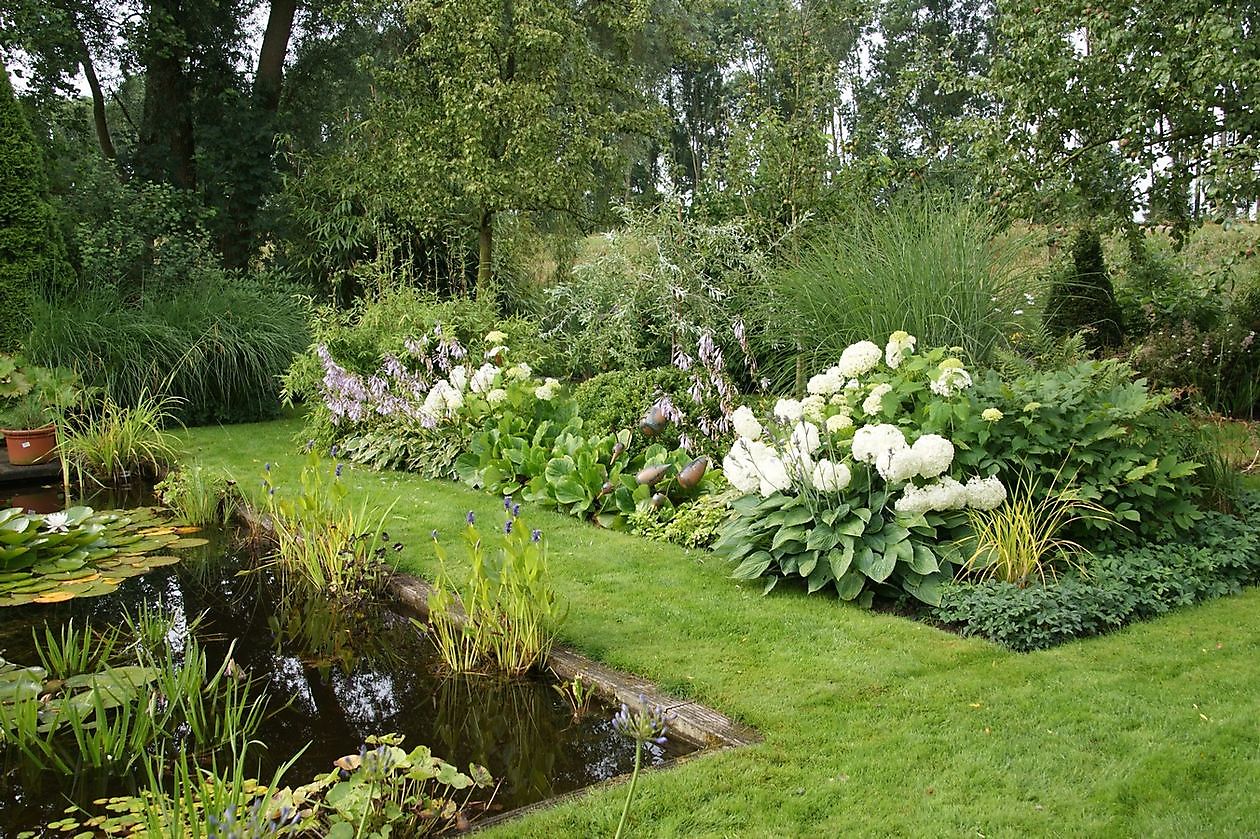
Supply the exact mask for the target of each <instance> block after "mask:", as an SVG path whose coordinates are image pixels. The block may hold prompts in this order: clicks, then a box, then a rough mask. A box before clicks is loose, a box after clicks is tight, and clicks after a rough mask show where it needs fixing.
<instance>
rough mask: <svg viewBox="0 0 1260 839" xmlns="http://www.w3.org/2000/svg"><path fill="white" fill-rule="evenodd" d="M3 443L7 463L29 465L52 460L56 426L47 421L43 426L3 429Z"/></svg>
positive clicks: (55, 441) (55, 442) (55, 443)
mask: <svg viewBox="0 0 1260 839" xmlns="http://www.w3.org/2000/svg"><path fill="white" fill-rule="evenodd" d="M4 445H5V448H7V449H8V450H9V463H12V464H13V465H14V466H29V465H30V464H32V463H47V462H48V461H50V460H52V455H53V450H54V449H55V448H57V426H55V425H53V424H52V423H49V424H48V425H45V426H44V427H43V428H34V429H28V430H25V431H14V430H10V429H7V428H6V429H4Z"/></svg>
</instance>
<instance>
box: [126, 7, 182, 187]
mask: <svg viewBox="0 0 1260 839" xmlns="http://www.w3.org/2000/svg"><path fill="white" fill-rule="evenodd" d="M148 9H149V11H148V20H147V21H146V29H147V31H146V33H145V44H144V48H143V52H142V54H141V58H142V60H143V61H144V68H145V78H144V113H143V115H142V116H141V118H140V143H139V148H138V149H137V150H136V169H137V171H138V172H139V173H140V174H141V175H142V176H143V177H146V178H148V179H149V180H153V181H164V182H166V183H170V184H173V185H174V186H177V187H179V188H181V189H193V188H195V187H196V186H197V173H196V169H195V168H194V165H193V151H194V145H193V119H192V101H191V98H192V90H191V88H192V85H191V83H190V79H188V77H187V74H186V73H185V72H184V61H185V59H186V55H187V46H186V41H187V37H186V36H187V33H186V32H185V31H184V27H183V26H182V25H181V24H182V22H183V15H184V14H185V12H184V10H183V8H182V3H181V2H180V0H149V3H148Z"/></svg>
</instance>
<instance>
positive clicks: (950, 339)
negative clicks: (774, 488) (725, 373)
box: [763, 197, 1030, 391]
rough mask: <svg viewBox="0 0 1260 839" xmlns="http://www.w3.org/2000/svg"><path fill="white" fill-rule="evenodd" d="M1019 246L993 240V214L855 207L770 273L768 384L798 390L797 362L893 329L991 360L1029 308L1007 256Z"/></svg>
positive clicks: (939, 202) (820, 364)
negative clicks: (796, 255)
mask: <svg viewBox="0 0 1260 839" xmlns="http://www.w3.org/2000/svg"><path fill="white" fill-rule="evenodd" d="M1021 246H1022V245H1021V243H1020V242H1019V240H1018V239H1016V238H1011V237H1009V236H1008V237H1002V236H999V228H998V226H997V224H996V222H995V220H994V219H993V218H991V217H989V216H987V215H986V214H985V213H983V212H982V211H980V210H977V209H975V208H972V207H968V206H967V205H965V204H960V203H957V202H954V201H949V200H943V199H939V198H933V197H915V198H911V199H900V200H898V201H896V202H894V203H893V204H892V205H891V206H890V207H888V208H875V207H869V206H863V205H859V206H855V207H854V208H853V209H852V211H851V215H850V216H849V217H847V218H845V219H844V220H843V221H837V222H836V223H835V224H833V225H831V226H830V227H829V228H828V229H827V230H826V231H824V232H823V233H822V234H821V235H820V236H819V237H818V238H817V239H816V240H815V241H814V242H812V243H811V244H810V245H809V246H808V247H807V248H806V249H805V251H804V253H802V254H801V255H800V257H799V258H798V259H797V260H795V261H791V262H789V263H787V264H786V265H785V266H784V267H783V268H782V269H781V270H780V271H779V272H777V273H776V274H775V276H774V292H775V293H774V294H773V295H772V296H770V297H769V298H767V299H766V300H765V301H764V303H763V305H764V306H767V307H769V311H768V313H767V314H766V317H765V320H766V322H768V323H770V324H772V331H771V345H770V346H769V347H768V348H767V349H766V350H765V352H766V354H767V355H769V356H770V357H772V358H773V362H772V363H773V366H772V368H770V369H769V371H768V372H769V373H770V375H771V378H772V379H773V380H774V381H775V382H777V383H779V384H780V389H781V390H798V391H799V390H800V389H801V386H802V385H803V384H804V382H798V381H797V375H798V373H797V364H798V358H803V359H804V361H803V364H804V368H805V369H822V368H824V367H826V366H828V365H829V364H831V363H832V362H833V360H834V359H835V358H837V357H838V356H839V355H840V352H841V351H842V350H843V349H844V348H845V347H846V346H847V345H849V344H851V343H853V342H854V341H858V340H860V339H862V338H866V337H868V336H871V335H888V334H890V333H892V332H895V331H897V330H905V331H907V332H909V333H911V334H912V335H915V336H917V337H918V339H919V340H920V341H922V342H923V344H925V345H928V346H946V347H962V348H963V350H964V351H965V352H966V353H967V355H969V356H970V357H971V358H973V359H975V360H976V361H977V362H985V361H988V360H990V359H992V358H993V355H994V352H995V351H996V350H998V349H999V348H1001V347H1003V346H1005V345H1006V343H1007V341H1008V338H1009V336H1010V335H1011V333H1013V332H1014V331H1016V330H1017V329H1019V328H1020V325H1021V323H1022V322H1023V319H1024V318H1025V312H1026V310H1027V309H1028V308H1029V305H1030V304H1029V301H1028V299H1027V298H1026V297H1025V294H1026V293H1027V292H1028V291H1029V289H1028V288H1026V282H1025V277H1024V276H1023V274H1022V269H1021V268H1020V267H1019V266H1018V263H1017V261H1016V259H1015V257H1016V254H1017V252H1018V250H1019V249H1020V247H1021Z"/></svg>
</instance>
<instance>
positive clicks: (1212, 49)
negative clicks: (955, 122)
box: [987, 0, 1260, 227]
mask: <svg viewBox="0 0 1260 839" xmlns="http://www.w3.org/2000/svg"><path fill="white" fill-rule="evenodd" d="M1258 25H1260V10H1258V9H1257V6H1256V4H1255V3H1254V2H1253V0H1147V1H1146V2H1142V3H1130V2H1122V0H1071V2H1046V1H1045V0H1011V2H1009V3H1005V4H1003V7H1002V14H1001V23H1000V27H999V35H998V44H997V45H996V47H995V49H994V56H995V59H994V64H993V70H992V79H991V82H992V89H993V92H994V94H995V97H996V99H997V101H998V104H999V118H998V119H997V120H995V121H994V123H993V125H992V130H991V131H990V132H989V134H988V138H987V140H988V144H989V147H990V150H991V153H992V154H993V156H994V157H995V158H996V159H998V160H1001V161H1002V162H1003V163H1004V165H1005V166H1006V174H1007V176H1008V177H1007V179H1006V180H1007V182H1006V184H1005V186H1004V189H1003V193H1002V197H1003V198H1004V199H1011V200H1016V201H1017V200H1018V199H1019V198H1020V197H1021V196H1034V195H1035V196H1036V197H1037V199H1038V200H1039V201H1043V202H1046V203H1047V204H1048V205H1049V206H1046V204H1043V206H1042V209H1049V210H1050V211H1052V212H1053V211H1055V210H1056V209H1057V210H1058V211H1061V210H1062V209H1064V208H1068V209H1073V210H1076V211H1078V212H1082V213H1083V214H1085V215H1095V214H1098V213H1100V212H1113V213H1115V214H1116V215H1118V216H1119V217H1120V218H1121V219H1122V220H1127V219H1128V218H1130V217H1131V214H1132V213H1133V212H1134V211H1135V210H1149V209H1150V206H1151V192H1152V189H1151V185H1152V184H1154V185H1155V187H1156V191H1159V190H1160V188H1161V187H1162V188H1163V191H1164V193H1165V200H1164V204H1165V206H1164V210H1165V212H1167V213H1169V214H1170V215H1171V216H1172V217H1173V219H1174V220H1175V221H1177V222H1178V224H1179V225H1181V226H1182V227H1184V226H1185V225H1187V224H1188V223H1189V220H1190V218H1189V216H1190V208H1191V207H1192V199H1191V191H1192V190H1193V191H1196V192H1197V191H1199V190H1202V191H1203V192H1204V193H1205V194H1206V197H1207V201H1208V203H1210V204H1211V205H1213V206H1214V207H1215V208H1216V209H1217V210H1218V211H1221V212H1229V211H1230V210H1231V209H1232V207H1233V205H1235V204H1236V203H1238V202H1250V201H1254V200H1256V199H1257V198H1258V197H1260V109H1257V107H1256V103H1257V102H1260V32H1257V26H1258ZM1100 173H1104V174H1105V175H1109V176H1108V177H1101V178H1100V177H1099V174H1100ZM1115 176H1118V177H1115ZM1170 179H1171V181H1172V187H1173V189H1171V190H1169V189H1168V186H1169V183H1168V182H1169V180H1170ZM1117 180H1118V181H1119V183H1117ZM1117 187H1119V193H1120V196H1119V197H1120V200H1119V202H1116V201H1114V200H1113V198H1112V194H1111V193H1113V191H1114V190H1116V188H1117ZM1170 191H1171V192H1172V193H1173V194H1174V195H1175V197H1172V198H1171V200H1170V197H1169V196H1168V195H1167V193H1169V192H1170ZM1157 203H1158V202H1157ZM1022 208H1023V209H1025V210H1028V211H1030V212H1031V211H1034V210H1036V209H1038V207H1037V205H1035V204H1033V205H1031V206H1030V205H1029V202H1027V201H1024V202H1023V207H1022Z"/></svg>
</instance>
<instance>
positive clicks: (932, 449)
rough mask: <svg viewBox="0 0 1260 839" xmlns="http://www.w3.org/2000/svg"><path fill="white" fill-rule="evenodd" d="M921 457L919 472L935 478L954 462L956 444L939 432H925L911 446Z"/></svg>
mask: <svg viewBox="0 0 1260 839" xmlns="http://www.w3.org/2000/svg"><path fill="white" fill-rule="evenodd" d="M910 450H911V451H913V452H914V454H915V456H916V457H918V459H919V474H920V475H921V476H923V477H924V478H935V477H936V476H937V475H939V474H941V473H942V472H944V471H945V470H946V469H948V468H949V466H950V464H951V463H953V462H954V444H953V443H951V442H950V441H949V440H946V439H945V438H944V437H942V436H941V435H939V434H924V435H923V436H922V437H920V438H919V439H917V440H915V441H914V445H913V446H911V447H910Z"/></svg>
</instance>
